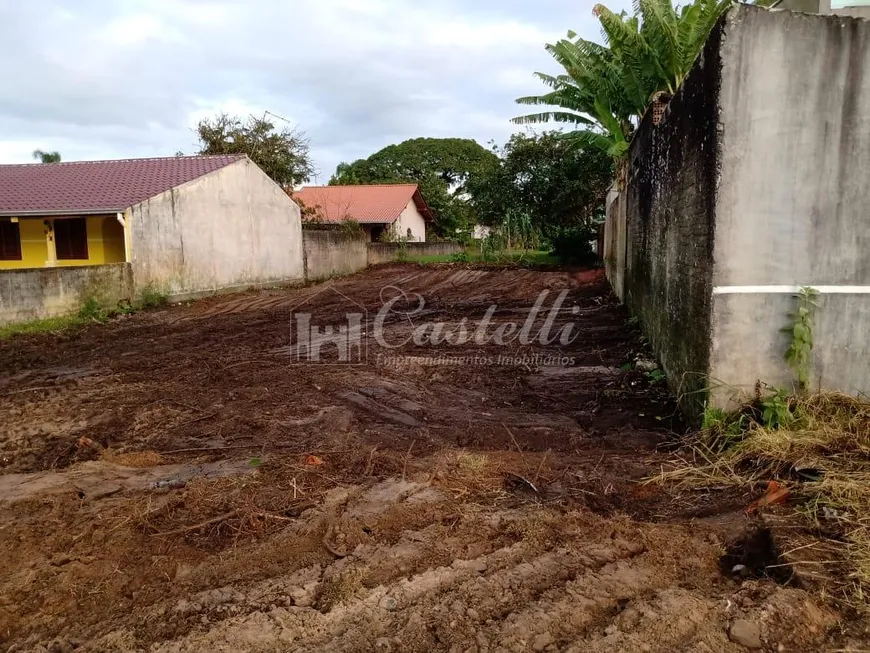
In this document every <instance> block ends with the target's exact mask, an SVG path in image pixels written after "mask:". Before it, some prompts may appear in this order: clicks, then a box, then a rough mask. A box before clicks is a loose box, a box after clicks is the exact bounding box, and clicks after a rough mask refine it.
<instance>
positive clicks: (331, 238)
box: [302, 229, 368, 281]
mask: <svg viewBox="0 0 870 653" xmlns="http://www.w3.org/2000/svg"><path fill="white" fill-rule="evenodd" d="M302 242H303V245H304V249H305V280H306V281H320V280H321V279H328V278H330V277H336V276H342V275H346V274H353V273H354V272H358V271H359V270H362V269H364V268H365V267H366V265H368V248H367V247H366V245H367V243H368V241H367V239H366V237H365V235H364V234H359V235H357V234H345V233H342V232H340V231H328V230H318V229H303V230H302Z"/></svg>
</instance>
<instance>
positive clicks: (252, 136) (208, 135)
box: [196, 113, 314, 188]
mask: <svg viewBox="0 0 870 653" xmlns="http://www.w3.org/2000/svg"><path fill="white" fill-rule="evenodd" d="M196 132H197V134H198V136H199V140H200V150H199V153H200V154H247V155H248V156H249V157H250V158H251V160H252V161H253V162H254V163H256V164H257V165H258V166H260V168H262V169H263V172H265V173H266V174H267V175H269V176H270V177H271V178H272V179H273V180H274V181H275V182H277V183H278V184H280V185H281V186H283V187H285V188H289V187H292V186H294V185H296V184H301V183H302V182H305V181H308V179H309V178H310V177H311V175H312V174H314V166H313V164H312V162H311V156H310V154H309V148H308V139H307V138H306V137H305V134H304V132H301V131H298V130H296V129H290V128H285V129H282V130H281V131H278V130H276V129H275V125H274V123H272V122H271V121H270V120H267V119H266V116H265V115H264V116H263V117H262V118H258V117H257V116H253V115H252V116H250V117H249V118H248V119H247V120H242V119H241V118H239V117H236V116H229V115H227V114H225V113H222V114H220V115H218V116H216V117H214V118H212V119H205V120H201V121H200V122H199V124H198V125H197V126H196Z"/></svg>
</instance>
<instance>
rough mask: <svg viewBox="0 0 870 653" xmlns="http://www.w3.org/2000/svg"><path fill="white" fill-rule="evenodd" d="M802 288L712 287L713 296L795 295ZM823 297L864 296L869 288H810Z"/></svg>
mask: <svg viewBox="0 0 870 653" xmlns="http://www.w3.org/2000/svg"><path fill="white" fill-rule="evenodd" d="M803 287H804V286H714V288H713V294H714V295H753V294H755V295H759V294H761V295H773V294H781V293H786V294H796V293H798V292H800V290H801V288H803ZM810 287H811V288H813V289H814V290H818V291H819V293H821V294H823V295H837V294H839V295H865V294H870V286H810Z"/></svg>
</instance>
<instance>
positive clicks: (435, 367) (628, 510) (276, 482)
mask: <svg viewBox="0 0 870 653" xmlns="http://www.w3.org/2000/svg"><path fill="white" fill-rule="evenodd" d="M391 287H392V288H393V289H391ZM396 287H397V288H401V289H402V290H403V291H405V292H406V293H408V295H407V298H406V299H403V300H402V301H400V302H398V303H396V304H394V306H393V308H394V310H393V311H392V312H391V313H390V314H389V315H387V316H386V318H385V319H384V321H383V329H382V330H381V331H380V332H379V333H381V334H383V338H384V339H386V341H387V342H388V343H390V344H391V345H395V344H397V343H400V342H403V341H404V340H406V339H407V338H409V336H411V334H412V332H413V331H414V330H415V329H419V328H420V326H421V325H423V324H425V323H428V322H444V323H448V325H453V326H454V327H456V326H457V325H458V323H459V322H460V321H461V320H462V318H467V320H468V324H469V326H468V329H469V330H473V329H474V324H473V323H476V322H477V321H478V320H481V319H482V318H483V317H484V315H485V314H486V312H487V308H488V307H489V306H490V305H491V304H496V305H497V310H496V311H495V312H494V313H493V314H492V315H491V319H490V325H491V326H490V329H489V332H490V333H492V332H494V331H495V330H496V329H498V327H499V326H501V325H505V324H506V323H517V324H519V325H522V324H523V323H524V321H525V320H527V319H528V317H529V309H530V307H531V306H532V305H533V304H534V302H535V298H536V297H538V294H539V293H540V292H541V291H543V290H549V291H550V293H549V295H548V296H547V298H546V300H545V306H550V305H551V304H552V302H553V300H554V299H555V296H556V295H557V294H558V293H559V292H560V291H562V290H567V291H568V295H567V298H566V299H565V302H564V304H563V306H562V309H561V310H560V311H559V313H558V315H554V316H553V317H554V318H555V320H554V322H553V324H552V329H551V333H553V334H555V333H556V332H558V330H559V329H561V328H562V327H564V326H566V325H567V324H568V323H571V324H573V325H574V328H575V329H576V330H577V331H575V333H576V334H578V335H579V337H577V338H576V339H575V340H574V341H573V342H571V343H569V344H560V343H558V342H557V343H554V344H550V345H546V344H541V343H539V342H538V343H536V344H531V345H527V346H520V345H519V344H517V343H516V342H514V343H511V344H506V345H497V344H495V343H493V342H488V343H480V344H478V343H475V342H473V341H472V342H466V343H465V344H449V343H445V342H442V343H440V344H433V343H432V342H431V340H432V338H431V335H432V334H431V332H428V333H427V334H425V337H418V339H417V340H418V342H417V343H415V342H412V341H409V342H407V343H405V344H403V345H401V346H396V347H384V346H383V345H381V344H379V343H378V338H377V334H376V333H375V328H374V324H375V322H376V319H375V318H376V315H377V313H378V311H379V309H380V308H381V307H382V304H383V302H384V301H386V300H388V299H389V298H390V297H393V296H395V294H396V292H397V291H396V290H395V289H394V288H396ZM385 288H386V289H387V290H385ZM411 293H420V294H421V295H422V296H423V297H424V298H425V307H423V309H422V310H421V311H416V312H414V311H413V309H414V308H415V307H417V302H416V299H415V298H414V296H413V295H412V294H411ZM360 307H364V308H365V309H366V310H367V311H368V321H367V322H366V323H365V325H364V327H363V331H364V332H363V333H361V334H360V338H361V341H362V342H364V343H366V345H367V346H366V347H364V348H363V349H362V350H360V351H361V352H363V353H365V355H366V360H365V361H363V362H362V363H361V364H357V365H348V364H341V363H339V361H338V354H337V351H336V350H335V348H333V347H325V348H324V349H323V350H322V352H321V353H322V354H323V356H322V357H321V358H322V360H321V361H320V362H299V361H297V360H296V359H295V356H294V354H295V352H296V350H295V349H294V348H293V347H292V346H291V345H293V344H294V343H296V342H297V339H298V336H297V333H296V324H297V323H296V322H295V320H294V319H293V315H294V314H298V313H299V312H300V311H302V312H307V313H310V315H311V322H312V323H313V324H317V325H319V326H321V327H322V326H324V325H332V326H334V327H336V328H337V327H338V326H340V325H342V324H346V317H345V316H346V314H347V313H349V312H354V311H360V310H361V308H360ZM545 321H546V313H544V312H542V313H541V315H540V316H539V318H538V321H537V325H538V326H537V327H536V331H537V328H539V327H540V326H541V325H543V324H544V323H545ZM506 328H507V327H506ZM418 333H422V331H418ZM436 340H437V338H436ZM642 355H643V347H642V344H641V343H640V341H639V339H638V337H637V333H636V332H635V331H634V329H633V328H632V327H631V326H629V325H628V323H627V316H626V314H625V313H624V312H623V310H622V309H621V308H620V307H619V306H618V305H616V304H615V303H614V301H613V298H612V297H611V295H610V293H609V290H608V287H607V285H606V282H605V281H604V280H603V279H602V277H601V274H600V273H599V272H597V271H585V272H569V271H529V270H518V269H517V270H507V269H502V270H488V271H487V270H474V269H468V268H463V267H456V266H444V267H425V268H421V267H417V266H410V265H406V266H401V265H396V266H385V267H379V268H374V269H371V270H369V271H367V272H365V273H363V274H360V275H356V276H354V277H351V278H348V279H344V280H339V281H336V282H334V283H331V284H325V285H318V286H311V287H307V288H296V289H290V290H270V291H264V292H257V293H245V294H240V295H232V296H224V297H218V298H212V299H209V300H203V301H200V302H196V303H193V304H190V305H187V306H177V307H171V308H168V309H165V310H161V311H156V312H150V313H145V314H139V315H136V316H133V317H129V318H125V319H120V320H118V321H115V322H113V323H111V324H109V325H95V326H93V327H89V328H86V329H82V330H79V331H76V332H74V333H67V334H61V335H47V336H39V337H27V338H15V339H13V340H11V341H7V342H4V343H2V344H0V397H2V403H0V424H2V425H3V428H2V432H0V470H2V474H0V550H2V551H3V553H4V564H3V566H2V573H0V646H2V647H6V650H10V651H11V650H16V651H25V650H26V651H30V650H49V651H70V650H74V649H75V650H81V651H118V650H123V651H129V650H143V651H144V650H148V651H238V650H248V651H371V650H376V651H457V652H463V651H479V652H481V653H483V652H484V651H532V650H534V651H575V652H578V653H579V652H582V651H741V650H746V649H745V645H752V644H754V643H758V644H759V645H760V646H763V647H764V649H766V650H771V651H777V650H785V651H817V650H823V649H825V648H829V647H832V646H834V643H835V642H836V643H838V644H837V645H838V646H839V645H841V643H842V642H845V641H847V640H845V639H843V638H844V637H845V636H844V635H843V634H842V631H841V630H840V628H841V626H842V622H841V621H840V619H841V617H840V615H838V614H837V613H836V612H835V611H834V610H833V609H832V608H830V607H828V606H826V605H825V604H824V603H822V601H821V600H820V599H819V597H818V596H817V595H815V594H814V593H813V592H812V588H801V587H798V586H797V585H798V583H796V581H795V579H794V578H792V577H791V576H790V575H789V574H774V575H776V576H777V578H776V579H773V578H768V577H765V576H764V575H763V574H761V573H756V572H757V571H758V570H759V569H760V568H762V567H764V565H766V564H769V563H771V562H772V560H773V558H774V557H775V554H774V553H773V551H771V550H770V546H769V544H768V543H766V541H765V539H764V533H763V532H760V533H758V534H757V535H756V536H755V537H754V538H753V537H749V536H748V535H747V534H752V533H754V532H755V531H753V528H755V525H754V523H753V522H752V520H751V519H750V518H749V517H748V516H747V515H746V514H745V511H744V510H743V508H744V507H745V506H746V505H747V503H748V501H749V500H751V497H742V496H728V495H715V496H711V495H708V494H699V493H694V494H683V495H679V496H677V495H672V494H669V493H667V492H666V491H664V490H662V489H661V488H660V487H658V486H655V485H644V484H640V483H638V481H639V480H640V479H643V478H644V477H646V476H648V475H650V474H653V473H655V472H656V471H657V470H658V469H660V467H661V466H662V465H664V464H666V461H667V459H668V451H667V450H668V447H669V446H672V445H673V443H674V442H675V440H676V438H677V437H678V436H677V434H678V433H679V432H680V429H681V426H680V424H679V423H678V422H677V421H676V419H675V417H674V404H673V402H672V399H671V398H670V397H669V395H668V393H667V390H666V389H665V388H664V386H663V385H662V384H661V383H660V382H657V381H656V380H655V378H654V376H651V375H647V374H645V373H642V372H638V371H625V370H623V369H622V366H623V364H624V363H626V362H628V361H632V360H634V359H635V358H636V357H637V356H642ZM439 356H441V359H440V360H439V359H438V357H439ZM500 356H501V357H508V358H507V359H505V358H501V359H499V357H500ZM445 357H450V358H449V359H445ZM524 357H525V358H524ZM433 359H435V361H433ZM433 362H439V363H441V364H433ZM729 547H730V548H729ZM726 554H727V555H726ZM735 563H741V564H745V565H746V569H744V570H743V572H742V573H741V574H738V575H734V574H732V572H731V568H732V567H733V565H734V564H735ZM741 620H745V621H746V622H747V623H742V622H741ZM735 622H736V623H735ZM729 630H730V631H731V632H729ZM754 639H757V640H758V641H757V642H753V640H754ZM732 640H735V641H732Z"/></svg>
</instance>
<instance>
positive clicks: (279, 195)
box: [128, 159, 304, 295]
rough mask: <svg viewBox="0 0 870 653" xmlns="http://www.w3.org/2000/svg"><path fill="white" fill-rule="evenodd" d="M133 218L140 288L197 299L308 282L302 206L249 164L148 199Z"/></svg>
mask: <svg viewBox="0 0 870 653" xmlns="http://www.w3.org/2000/svg"><path fill="white" fill-rule="evenodd" d="M128 217H129V219H130V221H131V227H130V229H131V234H132V235H131V257H132V258H131V262H132V265H133V274H134V278H135V281H136V287H137V288H143V287H145V286H148V285H153V286H155V287H157V288H159V289H160V290H162V291H163V292H166V293H168V294H170V295H195V294H201V293H204V292H212V291H216V290H224V289H228V288H242V287H247V286H256V285H263V284H269V283H277V282H292V281H302V280H303V278H304V263H303V258H302V257H303V250H302V226H301V219H300V212H299V207H298V206H296V204H295V203H294V202H293V201H292V200H291V199H290V198H289V197H288V196H287V194H286V193H284V192H283V191H282V190H281V188H280V187H279V186H278V185H277V184H275V183H274V182H273V181H272V180H271V179H270V178H269V177H268V176H267V175H266V174H265V173H264V172H263V171H262V170H260V168H259V167H257V166H256V165H255V164H254V163H253V162H251V161H250V160H249V159H242V160H240V161H238V162H236V163H233V164H231V165H229V166H226V167H225V168H222V169H220V170H217V171H215V172H213V173H211V174H208V175H205V176H203V177H200V178H199V179H196V180H194V181H191V182H189V183H187V184H184V185H182V186H179V187H177V188H174V189H172V190H170V191H167V192H166V193H163V194H161V195H158V196H156V197H153V198H151V199H149V200H146V201H145V202H142V203H141V204H138V205H136V206H134V207H132V209H130V210H129V211H128Z"/></svg>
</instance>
